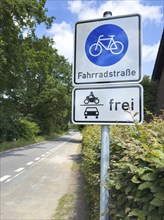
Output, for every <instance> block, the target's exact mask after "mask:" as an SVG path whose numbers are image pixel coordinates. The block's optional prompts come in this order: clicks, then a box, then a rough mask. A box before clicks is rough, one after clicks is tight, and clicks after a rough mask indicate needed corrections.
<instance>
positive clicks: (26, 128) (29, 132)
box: [19, 119, 40, 140]
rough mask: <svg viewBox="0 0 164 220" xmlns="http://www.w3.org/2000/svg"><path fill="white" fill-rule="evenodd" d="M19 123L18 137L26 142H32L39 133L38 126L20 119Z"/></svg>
mask: <svg viewBox="0 0 164 220" xmlns="http://www.w3.org/2000/svg"><path fill="white" fill-rule="evenodd" d="M19 123H20V125H19V126H20V127H19V131H20V137H22V138H24V139H26V140H30V139H31V140H33V139H34V138H35V137H36V135H37V134H38V133H39V131H40V130H39V127H38V125H37V124H36V123H35V122H30V121H28V120H26V119H22V120H20V121H19Z"/></svg>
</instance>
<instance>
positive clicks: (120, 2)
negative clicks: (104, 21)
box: [37, 0, 164, 77]
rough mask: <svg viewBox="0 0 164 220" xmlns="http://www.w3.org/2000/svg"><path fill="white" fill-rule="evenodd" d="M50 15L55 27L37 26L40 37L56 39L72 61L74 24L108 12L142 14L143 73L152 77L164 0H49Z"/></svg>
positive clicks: (56, 46)
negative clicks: (53, 17)
mask: <svg viewBox="0 0 164 220" xmlns="http://www.w3.org/2000/svg"><path fill="white" fill-rule="evenodd" d="M45 7H46V8H47V9H48V12H47V16H55V20H54V21H53V24H52V27H51V28H50V29H48V30H47V29H46V28H45V27H44V26H43V25H40V26H39V27H38V28H37V35H38V36H39V37H41V36H43V35H46V36H49V37H51V38H53V40H54V47H55V48H56V49H57V50H58V53H59V54H60V55H63V56H64V57H65V58H66V59H68V61H69V62H70V63H73V48H74V27H75V23H76V22H78V21H83V20H89V19H97V18H98V19H99V18H102V17H103V13H104V12H105V11H111V12H112V16H122V15H130V14H134V13H137V14H140V15H141V17H142V23H141V25H142V72H143V75H148V76H150V77H151V75H152V73H153V68H154V64H155V60H156V56H157V52H158V48H159V44H160V39H161V36H162V31H163V27H164V0H108V1H103V0H71V1H67V0H47V2H46V6H45Z"/></svg>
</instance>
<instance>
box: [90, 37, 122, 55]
mask: <svg viewBox="0 0 164 220" xmlns="http://www.w3.org/2000/svg"><path fill="white" fill-rule="evenodd" d="M114 37H115V35H109V37H108V38H105V37H104V35H100V36H99V37H98V40H97V42H96V43H93V44H92V45H91V46H90V48H89V53H90V55H91V56H93V57H97V56H99V55H100V54H101V53H102V51H103V48H104V49H105V50H109V51H110V52H111V53H112V54H114V55H118V54H120V53H121V52H122V51H123V49H124V45H123V43H122V42H120V41H115V40H114ZM107 41H109V43H108V44H107V46H106V44H103V42H104V43H105V42H107Z"/></svg>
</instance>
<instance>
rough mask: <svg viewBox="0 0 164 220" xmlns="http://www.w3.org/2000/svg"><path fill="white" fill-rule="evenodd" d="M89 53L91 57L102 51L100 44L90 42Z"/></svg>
mask: <svg viewBox="0 0 164 220" xmlns="http://www.w3.org/2000/svg"><path fill="white" fill-rule="evenodd" d="M89 53H90V54H91V56H93V57H97V56H99V55H100V54H101V53H102V46H101V45H99V44H97V43H95V44H92V45H91V46H90V48H89Z"/></svg>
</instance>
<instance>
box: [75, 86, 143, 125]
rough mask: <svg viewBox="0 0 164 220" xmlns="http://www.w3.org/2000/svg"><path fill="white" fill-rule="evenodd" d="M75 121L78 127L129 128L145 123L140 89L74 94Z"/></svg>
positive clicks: (84, 90)
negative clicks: (109, 125) (108, 125)
mask: <svg viewBox="0 0 164 220" xmlns="http://www.w3.org/2000/svg"><path fill="white" fill-rule="evenodd" d="M72 95H73V97H72V100H73V105H72V121H73V122H74V123H77V124H127V125H133V124H134V122H135V121H137V122H138V123H142V120H143V88H142V86H140V85H133V86H130V85H129V86H119V87H116V86H115V87H90V88H80V87H79V88H75V89H74V90H73V94H72Z"/></svg>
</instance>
